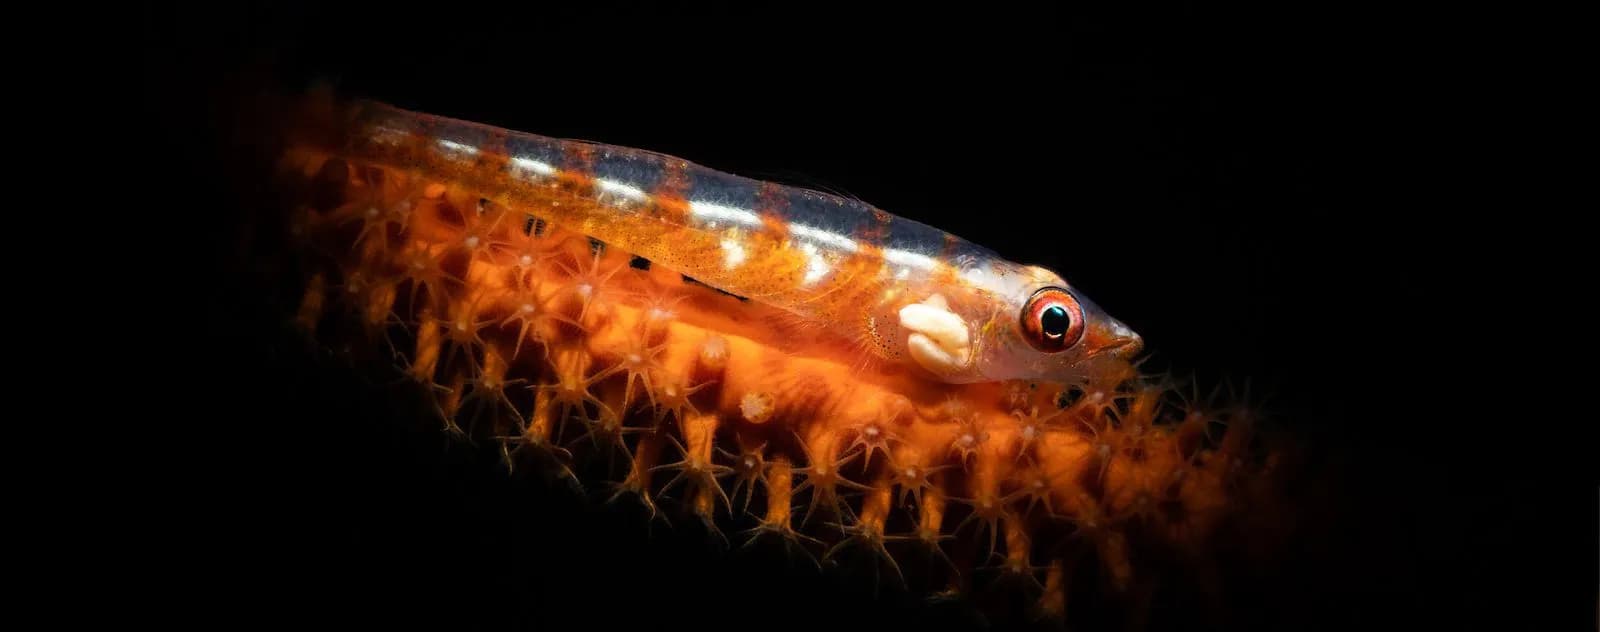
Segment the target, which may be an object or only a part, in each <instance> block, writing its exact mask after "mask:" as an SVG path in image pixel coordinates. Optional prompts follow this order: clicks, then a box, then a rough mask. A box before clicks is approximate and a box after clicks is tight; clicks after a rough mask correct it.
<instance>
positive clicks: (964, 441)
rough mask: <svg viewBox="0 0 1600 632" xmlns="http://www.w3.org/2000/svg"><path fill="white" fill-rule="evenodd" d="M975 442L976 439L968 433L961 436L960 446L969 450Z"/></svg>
mask: <svg viewBox="0 0 1600 632" xmlns="http://www.w3.org/2000/svg"><path fill="white" fill-rule="evenodd" d="M977 442H978V438H977V437H974V436H972V435H971V434H970V433H969V434H964V435H961V445H962V446H963V447H968V448H970V447H972V444H974V443H977Z"/></svg>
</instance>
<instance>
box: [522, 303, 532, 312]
mask: <svg viewBox="0 0 1600 632" xmlns="http://www.w3.org/2000/svg"><path fill="white" fill-rule="evenodd" d="M522 313H524V314H532V313H533V303H523V304H522Z"/></svg>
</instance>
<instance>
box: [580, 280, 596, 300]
mask: <svg viewBox="0 0 1600 632" xmlns="http://www.w3.org/2000/svg"><path fill="white" fill-rule="evenodd" d="M592 293H594V286H593V285H589V284H588V283H579V284H578V296H582V297H584V298H589V295H590V294H592Z"/></svg>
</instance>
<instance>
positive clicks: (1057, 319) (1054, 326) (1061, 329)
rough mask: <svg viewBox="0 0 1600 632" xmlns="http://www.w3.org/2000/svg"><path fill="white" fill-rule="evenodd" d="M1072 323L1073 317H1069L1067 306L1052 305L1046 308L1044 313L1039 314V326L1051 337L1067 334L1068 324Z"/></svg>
mask: <svg viewBox="0 0 1600 632" xmlns="http://www.w3.org/2000/svg"><path fill="white" fill-rule="evenodd" d="M1071 324H1072V319H1071V318H1068V317H1067V308H1065V307H1062V306H1060V305H1051V306H1049V307H1046V308H1044V313H1042V314H1040V315H1039V326H1040V328H1042V329H1044V335H1046V336H1049V337H1051V338H1060V337H1062V336H1065V335H1067V326H1068V325H1071Z"/></svg>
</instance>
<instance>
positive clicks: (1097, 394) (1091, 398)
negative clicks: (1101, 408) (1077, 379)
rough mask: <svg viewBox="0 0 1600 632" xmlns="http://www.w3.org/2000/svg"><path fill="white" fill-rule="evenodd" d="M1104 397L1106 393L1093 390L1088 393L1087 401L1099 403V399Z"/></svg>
mask: <svg viewBox="0 0 1600 632" xmlns="http://www.w3.org/2000/svg"><path fill="white" fill-rule="evenodd" d="M1105 398H1106V394H1105V393H1102V392H1100V391H1095V392H1093V393H1090V394H1089V403H1091V404H1098V403H1100V400H1102V399H1105Z"/></svg>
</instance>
